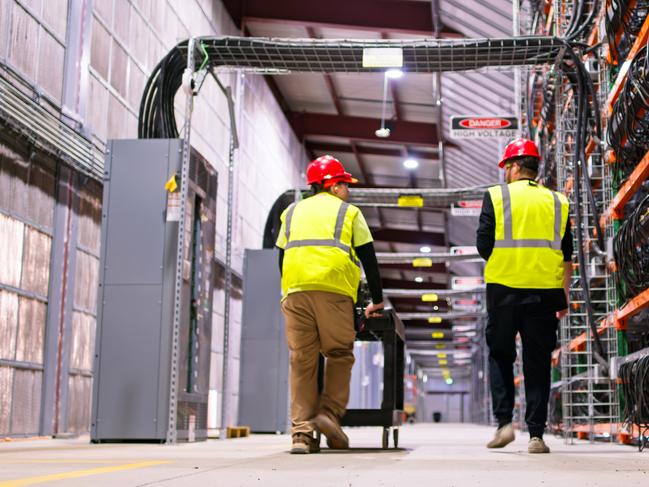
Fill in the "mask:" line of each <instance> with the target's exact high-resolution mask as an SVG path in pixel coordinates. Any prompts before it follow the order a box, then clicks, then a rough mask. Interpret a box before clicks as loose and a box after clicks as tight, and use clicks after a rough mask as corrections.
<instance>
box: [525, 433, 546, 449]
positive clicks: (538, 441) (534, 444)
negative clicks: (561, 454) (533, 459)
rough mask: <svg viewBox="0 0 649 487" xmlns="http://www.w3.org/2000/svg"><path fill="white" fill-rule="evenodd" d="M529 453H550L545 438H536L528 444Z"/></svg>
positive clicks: (531, 439)
mask: <svg viewBox="0 0 649 487" xmlns="http://www.w3.org/2000/svg"><path fill="white" fill-rule="evenodd" d="M527 453H550V447H549V446H548V445H546V444H545V441H543V438H539V437H538V436H534V437H532V438H530V442H529V443H528V444H527Z"/></svg>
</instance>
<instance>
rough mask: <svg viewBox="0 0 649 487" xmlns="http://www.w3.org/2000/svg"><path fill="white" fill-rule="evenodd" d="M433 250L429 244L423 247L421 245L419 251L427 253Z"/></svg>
mask: <svg viewBox="0 0 649 487" xmlns="http://www.w3.org/2000/svg"><path fill="white" fill-rule="evenodd" d="M430 251H431V248H430V247H429V246H428V245H424V246H423V247H419V252H421V253H422V254H427V253H429V252H430Z"/></svg>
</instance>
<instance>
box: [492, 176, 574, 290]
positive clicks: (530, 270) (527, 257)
mask: <svg viewBox="0 0 649 487" xmlns="http://www.w3.org/2000/svg"><path fill="white" fill-rule="evenodd" d="M489 196H490V197H491V202H492V203H493V207H494V215H495V220H496V232H495V242H494V249H493V252H492V253H491V256H490V257H489V260H488V261H487V266H486V268H485V282H487V283H494V284H502V285H504V286H508V287H512V288H519V289H521V288H523V289H555V288H563V274H564V268H563V252H562V251H561V239H562V238H563V235H564V233H565V229H566V222H567V221H568V209H569V208H568V205H569V204H568V200H567V199H566V197H565V196H564V195H562V194H561V193H557V192H555V191H551V190H549V189H547V188H545V187H543V186H540V185H539V184H537V183H536V182H534V181H529V180H520V181H514V182H513V183H510V184H501V185H498V186H492V187H491V188H489Z"/></svg>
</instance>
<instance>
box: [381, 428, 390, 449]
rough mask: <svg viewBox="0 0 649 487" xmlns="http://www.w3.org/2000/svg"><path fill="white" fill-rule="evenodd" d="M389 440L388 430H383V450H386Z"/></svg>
mask: <svg viewBox="0 0 649 487" xmlns="http://www.w3.org/2000/svg"><path fill="white" fill-rule="evenodd" d="M389 440H390V428H383V449H384V450H387V449H388V443H389Z"/></svg>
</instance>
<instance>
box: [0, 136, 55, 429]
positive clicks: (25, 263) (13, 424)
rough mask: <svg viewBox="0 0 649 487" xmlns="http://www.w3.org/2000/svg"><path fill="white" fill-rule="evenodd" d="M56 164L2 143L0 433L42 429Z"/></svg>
mask: <svg viewBox="0 0 649 487" xmlns="http://www.w3.org/2000/svg"><path fill="white" fill-rule="evenodd" d="M54 193H55V168H54V166H53V165H52V164H50V163H49V162H48V161H45V160H39V159H38V158H31V159H30V160H28V159H26V158H24V157H22V156H20V155H19V154H18V153H16V152H13V151H12V150H10V149H8V148H7V147H5V146H0V435H30V434H37V433H39V423H40V417H41V399H42V398H41V390H42V383H43V371H44V353H43V351H44V349H43V344H44V337H45V324H46V316H47V305H48V282H49V273H50V271H49V270H50V256H51V247H52V238H53V232H54V228H53V215H54V204H55V199H54Z"/></svg>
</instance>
